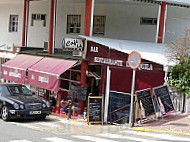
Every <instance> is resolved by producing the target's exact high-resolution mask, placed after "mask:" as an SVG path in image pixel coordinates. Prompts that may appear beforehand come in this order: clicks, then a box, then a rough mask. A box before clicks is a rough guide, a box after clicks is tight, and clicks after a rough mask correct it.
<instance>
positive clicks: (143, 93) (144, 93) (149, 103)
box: [136, 89, 156, 117]
mask: <svg viewBox="0 0 190 142" xmlns="http://www.w3.org/2000/svg"><path fill="white" fill-rule="evenodd" d="M136 96H137V102H138V105H139V109H140V112H141V117H148V116H151V115H156V113H155V107H154V104H153V100H152V96H151V90H150V89H144V90H139V91H136Z"/></svg>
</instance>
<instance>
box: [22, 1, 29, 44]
mask: <svg viewBox="0 0 190 142" xmlns="http://www.w3.org/2000/svg"><path fill="white" fill-rule="evenodd" d="M29 7H30V1H29V0H24V11H23V27H22V46H27V34H28V33H27V32H28V19H29Z"/></svg>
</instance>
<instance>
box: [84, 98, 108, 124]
mask: <svg viewBox="0 0 190 142" xmlns="http://www.w3.org/2000/svg"><path fill="white" fill-rule="evenodd" d="M90 99H101V102H102V105H101V121H90V119H89V118H90V115H89V113H90ZM103 102H104V98H103V96H88V108H87V124H88V125H89V124H90V123H94V124H102V125H103V124H104V116H103V115H104V112H103V108H104V105H103Z"/></svg>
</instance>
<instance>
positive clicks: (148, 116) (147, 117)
mask: <svg viewBox="0 0 190 142" xmlns="http://www.w3.org/2000/svg"><path fill="white" fill-rule="evenodd" d="M146 90H150V96H151V101H152V105H153V109H154V114H150V115H147V116H146V114H145V118H146V119H149V118H150V117H151V116H153V115H154V117H155V118H156V110H155V104H154V102H153V96H152V93H151V88H147V89H142V90H138V91H135V94H136V97H137V103H138V105H139V110H140V115H141V120H142V110H141V108H140V104H139V99H138V96H137V93H138V92H142V91H146Z"/></svg>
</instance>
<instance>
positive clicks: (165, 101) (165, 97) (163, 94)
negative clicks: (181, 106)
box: [154, 85, 175, 114]
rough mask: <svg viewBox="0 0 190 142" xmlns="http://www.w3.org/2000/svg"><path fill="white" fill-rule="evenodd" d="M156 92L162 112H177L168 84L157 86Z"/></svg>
mask: <svg viewBox="0 0 190 142" xmlns="http://www.w3.org/2000/svg"><path fill="white" fill-rule="evenodd" d="M154 93H155V97H156V100H157V103H158V105H159V108H160V110H161V112H162V114H164V113H165V114H170V113H172V112H175V109H174V105H173V103H172V100H171V98H170V93H169V90H168V86H167V85H163V86H159V87H155V88H154Z"/></svg>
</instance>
